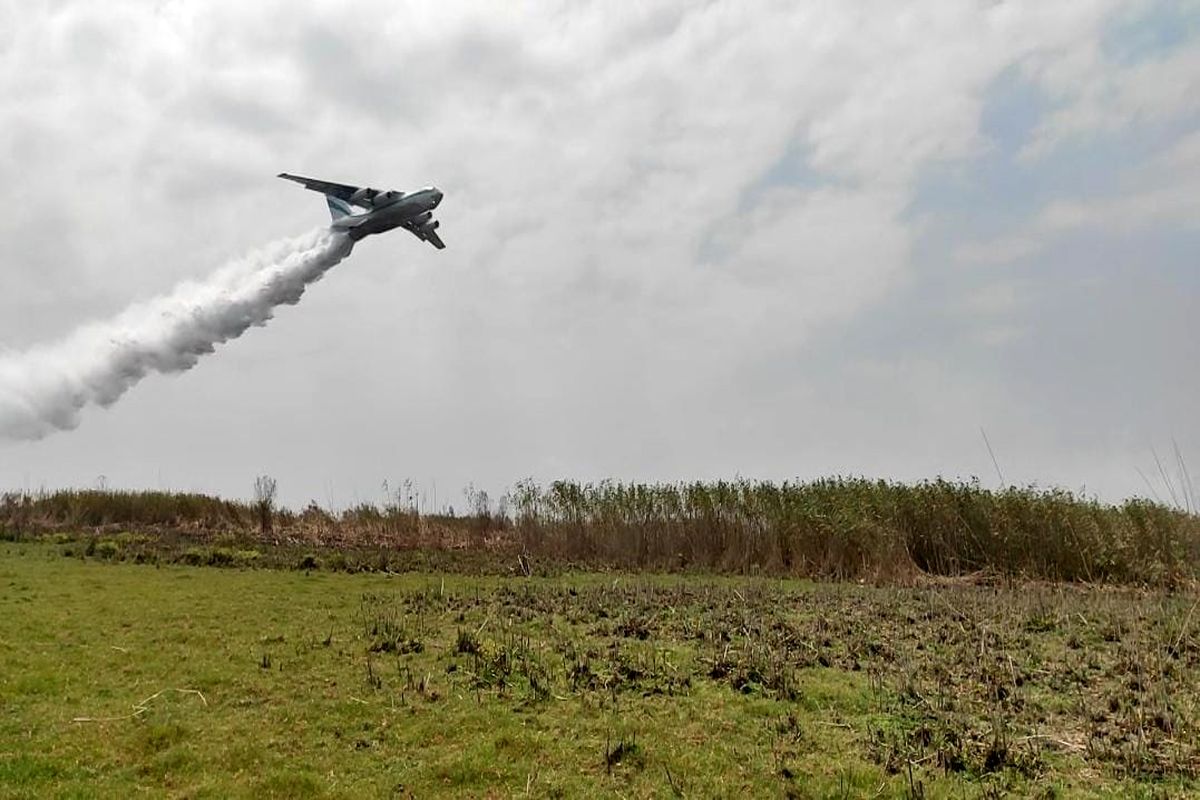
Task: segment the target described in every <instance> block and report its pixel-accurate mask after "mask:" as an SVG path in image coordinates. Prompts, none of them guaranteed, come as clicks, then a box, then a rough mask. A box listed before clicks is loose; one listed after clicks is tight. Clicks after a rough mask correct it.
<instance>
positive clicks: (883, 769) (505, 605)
mask: <svg viewBox="0 0 1200 800" xmlns="http://www.w3.org/2000/svg"><path fill="white" fill-rule="evenodd" d="M613 581H614V579H613V577H612V576H606V577H603V578H601V577H598V576H576V577H567V578H561V579H551V580H538V579H533V580H530V581H516V580H508V581H505V580H504V579H495V578H464V577H447V578H445V579H444V580H443V579H441V578H435V577H431V576H422V575H411V576H400V577H397V576H383V575H346V574H330V573H313V574H311V575H306V574H303V573H298V572H274V571H240V570H217V569H209V568H191V567H181V566H170V567H166V566H164V567H162V568H156V567H151V566H137V565H130V564H114V565H108V564H100V563H96V562H92V561H87V562H84V561H81V560H79V559H65V558H62V557H61V556H60V555H59V554H58V551H57V550H56V549H54V548H51V547H47V546H44V545H36V544H0V796H17V797H24V796H28V797H47V796H68V797H69V796H94V795H96V794H99V795H102V796H119V795H122V794H128V793H134V792H136V791H138V790H141V791H143V792H145V791H151V792H153V793H155V794H157V793H160V792H163V791H165V792H167V793H170V794H174V795H179V796H197V797H199V796H210V797H226V796H254V797H269V796H278V797H297V796H327V795H328V796H341V797H361V796H389V795H398V796H405V795H406V794H407V793H409V792H411V793H414V794H415V795H416V796H428V795H430V794H437V793H445V794H455V795H462V794H467V795H476V796H489V795H495V796H510V795H520V794H522V793H524V792H528V794H529V796H555V795H557V796H585V795H590V794H594V793H596V792H597V790H599V791H601V792H602V793H606V794H611V795H621V796H671V795H672V794H673V793H674V788H673V786H672V784H674V787H675V788H678V789H680V790H681V791H682V792H683V793H684V794H685V795H686V796H732V795H743V796H771V795H780V794H783V793H792V794H794V795H796V796H810V795H811V796H860V795H874V794H875V793H876V792H877V791H878V790H882V796H904V793H905V792H906V791H907V790H908V787H909V783H908V781H909V779H908V777H907V774H906V773H907V769H906V768H905V766H904V765H906V764H907V761H908V760H910V759H911V760H913V761H916V762H917V767H916V769H915V772H914V780H915V781H919V782H921V783H922V784H923V787H924V790H925V792H926V795H927V796H931V797H936V796H955V797H958V796H963V793H964V790H965V792H966V795H967V796H973V795H975V794H976V793H977V792H978V791H979V790H980V789H981V788H985V787H992V788H1001V787H1007V788H1008V789H1010V790H1013V791H1016V792H1017V793H1019V794H1021V795H1025V794H1029V793H1033V792H1035V791H1042V790H1044V789H1049V790H1052V791H1053V790H1058V791H1062V792H1065V793H1066V794H1069V795H1076V794H1078V795H1081V796H1088V795H1096V796H1109V795H1111V796H1128V795H1129V794H1130V793H1133V792H1135V791H1137V792H1139V793H1140V792H1142V791H1146V792H1148V791H1149V790H1150V789H1151V788H1153V787H1158V788H1160V789H1167V790H1170V791H1173V792H1175V793H1178V792H1182V791H1186V790H1188V789H1190V790H1192V791H1195V790H1198V789H1200V784H1198V783H1197V782H1196V781H1195V779H1194V778H1187V777H1186V775H1188V774H1189V773H1190V774H1192V775H1194V774H1195V764H1194V761H1189V760H1188V759H1193V760H1194V758H1195V755H1196V754H1195V751H1194V749H1187V748H1182V747H1181V746H1180V745H1179V744H1178V742H1177V741H1176V740H1177V739H1179V738H1181V737H1185V736H1188V735H1191V734H1194V732H1195V728H1194V727H1190V726H1191V720H1194V719H1195V709H1196V702H1197V698H1196V692H1197V684H1198V683H1200V681H1197V680H1196V678H1197V671H1196V667H1197V659H1198V653H1200V648H1197V646H1196V643H1195V640H1194V637H1193V635H1192V634H1191V633H1189V631H1188V629H1187V627H1186V626H1184V625H1183V624H1182V622H1181V621H1182V618H1183V613H1182V612H1186V609H1187V607H1188V606H1189V605H1190V604H1191V602H1192V598H1189V597H1180V596H1173V597H1166V596H1159V595H1154V596H1150V597H1149V598H1148V599H1147V597H1146V596H1140V595H1139V596H1136V597H1133V599H1131V597H1132V596H1127V595H1124V594H1119V595H1118V594H1113V593H1105V594H1103V596H1093V595H1091V594H1089V593H1086V592H1075V593H1072V594H1070V595H1066V596H1064V595H1062V594H1056V593H1050V594H1046V595H1044V596H1040V595H1039V597H1040V598H1041V599H1038V600H1037V601H1036V602H1035V601H1034V600H1033V599H1030V598H1031V597H1032V594H1031V593H1030V592H1028V591H1026V592H1018V593H1006V592H1005V591H1000V592H997V591H996V590H992V589H978V590H954V591H951V592H942V593H939V591H940V590H923V592H922V591H919V590H918V591H914V590H890V589H887V590H885V589H870V588H856V587H845V586H843V587H834V588H830V587H812V586H806V585H803V584H797V583H786V584H785V583H779V582H769V583H766V582H754V581H749V580H737V579H684V578H651V579H646V578H621V579H618V583H617V585H616V587H615V588H614V584H613ZM934 595H936V597H935V596H934ZM889 609H894V610H895V612H896V614H895V615H893V614H892V613H891V612H890V611H889ZM942 609H944V611H943V610H942ZM1014 609H1015V610H1014ZM860 615H861V616H860ZM1156 615H1157V616H1156ZM1076 617H1078V618H1080V619H1084V621H1085V622H1086V623H1087V624H1086V625H1085V624H1084V623H1079V622H1077V621H1076ZM872 620H878V621H879V622H878V624H879V625H881V626H882V627H878V628H872V626H873V625H876V622H872ZM1172 620H1174V621H1175V622H1174V623H1172ZM1197 622H1198V623H1200V620H1198V621H1197ZM1172 624H1173V625H1174V627H1170V626H1171V625H1172ZM1138 625H1140V626H1141V628H1136V627H1135V626H1138ZM888 626H893V627H888ZM1113 626H1115V630H1116V631H1117V635H1116V636H1115V637H1114V636H1112V635H1111V634H1112V630H1113V629H1114V628H1113ZM1156 626H1158V627H1156ZM1162 626H1168V628H1169V630H1168V629H1167V628H1163V629H1162V630H1159V628H1160V627H1162ZM860 629H861V630H862V631H864V632H863V633H862V634H861V637H860V634H859V633H858V631H859V630H860ZM960 629H961V630H962V637H961V640H959V638H958V634H957V633H955V631H957V630H960ZM779 631H783V632H784V634H778V632H779ZM989 631H991V633H989ZM1176 631H1182V633H1181V635H1180V636H1179V642H1182V643H1183V647H1182V649H1183V651H1185V652H1184V653H1183V655H1182V656H1179V655H1178V654H1177V656H1176V658H1175V660H1176V662H1177V663H1176V664H1175V667H1174V672H1173V673H1172V675H1171V676H1170V677H1163V676H1162V675H1161V674H1160V675H1159V676H1158V681H1159V682H1158V683H1153V681H1151V683H1152V685H1148V686H1147V685H1143V686H1140V687H1138V688H1137V689H1136V690H1135V691H1134V690H1129V689H1128V687H1126V686H1125V684H1124V682H1125V681H1126V680H1127V674H1129V673H1128V671H1121V670H1120V669H1118V668H1117V667H1119V666H1120V665H1121V664H1122V663H1123V662H1122V661H1121V659H1126V660H1128V658H1129V657H1130V650H1129V648H1134V649H1135V650H1142V651H1148V650H1152V649H1153V646H1154V642H1156V641H1158V640H1160V639H1161V640H1172V639H1174V638H1175V632H1176ZM777 634H778V635H777ZM1152 636H1157V637H1158V639H1150V638H1145V637H1152ZM1079 637H1083V638H1082V640H1080V638H1079ZM1123 637H1127V638H1128V639H1129V641H1128V643H1127V645H1125V644H1122V641H1121V640H1122V638H1123ZM727 639H728V641H726V640H727ZM926 640H928V641H929V643H930V644H929V646H928V648H926V644H925V641H926ZM939 640H940V641H941V642H942V643H941V644H940V645H939V644H937V642H938V641H939ZM412 642H419V643H420V644H421V650H420V652H411V653H401V652H397V648H398V649H399V650H405V649H409V648H411V646H412V645H411V644H410V643H412ZM1081 642H1082V644H1081ZM1068 643H1070V644H1068ZM793 645H794V646H793ZM918 645H919V648H918ZM372 647H374V648H375V652H374V653H372V652H371V648H372ZM914 648H917V649H914ZM989 648H990V649H992V650H995V651H996V652H997V653H1001V654H1002V655H1003V658H999V657H998V658H992V657H991V654H990V653H989V652H988V650H989ZM1080 648H1082V652H1080ZM1178 649H1179V648H1178V647H1177V650H1178ZM471 650H478V651H479V652H478V653H472V652H470V651H471ZM460 651H466V652H460ZM971 654H975V655H974V656H972V655H971ZM973 661H974V662H980V663H984V662H986V663H987V664H991V663H993V662H994V663H997V664H1008V665H1011V667H1012V674H1013V678H1014V681H1015V680H1016V679H1017V677H1018V676H1022V677H1024V680H1022V681H1020V687H1019V688H1018V686H1017V685H1016V684H1015V683H1014V685H1012V686H1010V687H1009V688H1008V689H1007V690H1005V692H1001V693H1000V694H1005V695H1006V696H1005V697H1004V698H998V695H997V696H993V697H992V698H991V700H990V701H989V700H987V699H986V697H985V696H986V695H987V692H989V691H993V690H994V689H995V686H992V687H991V688H990V689H989V688H988V686H989V685H988V684H987V683H986V681H984V680H983V677H982V676H983V675H984V674H985V673H981V672H979V665H978V664H973V663H972V662H973ZM1092 662H1095V664H1096V669H1095V671H1094V673H1093V674H1090V675H1086V676H1085V677H1084V678H1082V679H1080V680H1079V681H1078V682H1077V683H1076V684H1075V685H1074V686H1073V688H1071V689H1070V690H1069V691H1067V690H1063V689H1062V688H1061V687H1060V686H1059V684H1058V683H1056V682H1055V681H1057V680H1060V679H1061V680H1067V681H1069V680H1070V676H1071V675H1073V674H1074V672H1075V671H1078V670H1083V671H1084V672H1087V671H1088V669H1089V666H1088V665H1089V664H1090V663H1092ZM368 663H369V664H370V669H369V670H368ZM451 665H453V670H454V671H452V672H448V671H447V670H448V668H449V667H451ZM939 670H941V671H944V672H945V673H946V674H947V675H949V676H950V678H951V682H952V683H953V684H955V685H957V686H960V687H961V688H960V689H954V690H952V691H951V692H950V696H951V698H952V702H950V701H948V700H947V697H946V695H945V692H939V690H937V689H936V688H935V684H936V683H937V681H938V680H941V679H935V674H937V673H938V672H939ZM1007 672H1008V670H1007V669H1004V670H1002V671H1001V677H1000V678H999V679H998V680H999V681H1000V683H1005V681H1007V678H1005V677H1004V675H1006V674H1007ZM1161 672H1162V670H1161V669H1160V673H1161ZM1041 673H1045V675H1046V676H1049V677H1046V678H1045V679H1044V680H1043V679H1042V676H1041ZM1137 674H1139V675H1142V681H1143V683H1144V684H1145V683H1146V682H1147V678H1146V674H1147V668H1146V666H1145V665H1142V664H1139V665H1138V666H1137ZM942 682H943V683H944V681H942ZM997 685H999V684H997ZM1005 685H1007V684H1005ZM1188 687H1190V688H1188ZM169 688H176V689H195V690H199V691H200V692H201V693H203V696H204V699H205V700H206V701H207V704H205V703H204V702H203V701H202V700H201V699H200V697H198V696H196V695H193V694H183V693H174V692H167V693H165V694H162V695H159V696H157V697H155V698H154V699H152V700H150V701H148V702H147V703H146V704H145V706H144V709H145V710H144V711H143V712H141V713H139V714H137V715H136V716H133V717H130V716H129V715H130V714H132V713H133V711H134V707H135V704H138V703H139V702H140V701H143V700H144V699H146V698H148V697H150V696H152V695H155V694H156V693H157V692H160V691H161V690H164V689H169ZM1159 690H1162V691H1164V692H1165V691H1170V692H1172V693H1173V697H1172V703H1173V705H1172V706H1171V709H1170V711H1171V713H1173V714H1174V715H1175V717H1174V719H1173V720H1172V722H1171V725H1172V726H1173V727H1172V728H1171V731H1170V732H1166V733H1164V732H1162V731H1157V729H1154V730H1151V731H1150V732H1149V733H1147V732H1146V731H1145V730H1143V731H1142V732H1141V735H1144V736H1150V735H1152V734H1155V732H1156V731H1157V733H1158V738H1156V739H1154V740H1153V745H1152V746H1149V749H1147V750H1146V751H1145V752H1142V753H1138V754H1134V755H1132V756H1129V757H1126V756H1122V755H1119V754H1118V752H1117V750H1112V751H1111V752H1108V751H1105V750H1103V749H1102V748H1101V749H1099V750H1097V751H1096V754H1095V755H1091V754H1089V752H1085V751H1084V750H1083V749H1082V748H1083V746H1084V745H1083V744H1082V742H1083V741H1084V738H1085V736H1086V731H1087V730H1089V728H1088V726H1089V725H1091V726H1092V727H1093V729H1094V728H1095V726H1096V724H1097V723H1095V722H1094V720H1093V721H1092V722H1089V721H1088V720H1089V715H1090V714H1094V713H1095V710H1096V709H1097V708H1099V709H1103V708H1105V707H1109V704H1110V701H1109V700H1107V699H1106V698H1107V697H1109V696H1110V695H1112V694H1113V693H1116V694H1117V695H1121V693H1122V692H1124V693H1125V694H1129V695H1130V697H1129V698H1125V699H1123V700H1122V701H1121V702H1123V703H1124V706H1122V708H1132V707H1133V706H1136V705H1138V703H1140V704H1141V705H1140V708H1142V709H1149V708H1152V707H1153V706H1152V703H1151V702H1150V700H1149V699H1146V698H1143V699H1142V700H1136V699H1130V698H1132V697H1133V694H1139V695H1146V694H1147V693H1149V692H1154V691H1159ZM1009 693H1011V694H1009ZM1121 696H1123V695H1121ZM918 698H919V699H918ZM981 698H985V699H981ZM1016 699H1019V700H1020V703H1019V704H1017V703H1015V702H1014V701H1015V700H1016ZM935 705H936V706H942V707H943V709H944V707H946V706H953V707H954V709H955V710H954V712H953V713H950V712H945V711H944V710H939V711H938V712H936V713H935V712H934V710H933V706H935ZM1138 713H1139V714H1142V715H1143V716H1144V714H1143V712H1142V711H1139V712H1138ZM1005 715H1008V718H1009V721H1008V722H1007V723H1005V725H1006V726H1007V727H1006V730H1007V733H1006V734H1005V735H1006V737H1007V738H1008V750H1009V753H1008V756H1007V760H1006V762H1005V760H1004V759H1002V764H1001V766H1000V768H999V769H998V770H997V771H994V772H990V773H987V774H984V770H985V761H986V758H987V756H986V754H985V751H988V750H990V749H994V748H991V747H990V745H988V744H987V739H988V736H989V735H990V734H992V733H994V731H993V728H994V726H995V723H996V721H997V720H999V719H1001V718H1002V717H1004V716H1005ZM81 716H86V717H92V718H109V717H112V718H116V719H112V720H109V721H90V722H72V720H73V719H74V718H76V717H81ZM122 717H125V718H122ZM1110 717H1111V719H1112V720H1121V719H1125V717H1124V716H1122V714H1121V713H1120V712H1111V713H1110ZM1139 719H1141V717H1139ZM1039 720H1040V721H1039ZM960 723H961V725H960ZM1113 724H1114V725H1115V722H1114V723H1113ZM955 725H960V727H959V728H955V727H954V726H955ZM1030 731H1045V733H1044V734H1042V733H1036V732H1035V733H1030ZM1094 732H1095V731H1094V730H1093V733H1094ZM1023 735H1025V736H1032V737H1033V738H1029V739H1024V741H1023V743H1018V740H1019V739H1022V738H1023ZM1113 736H1114V737H1115V738H1114V739H1113V742H1117V743H1118V744H1119V743H1120V742H1121V741H1125V740H1122V739H1120V737H1119V736H1118V733H1117V732H1116V731H1115V730H1114V733H1113ZM956 737H957V739H958V741H959V744H958V745H956V746H953V747H952V746H951V745H950V744H948V742H953V741H954V740H955V738H956ZM1042 737H1044V738H1042ZM992 738H993V739H994V736H993V737H992ZM1054 740H1057V741H1059V742H1061V743H1062V744H1061V746H1050V745H1047V746H1043V744H1042V743H1043V742H1044V741H1054ZM914 742H916V743H917V744H914ZM620 743H635V744H633V746H632V747H626V748H623V752H622V753H620V754H619V755H620V756H621V757H620V758H619V759H618V758H616V757H612V758H609V759H606V753H610V754H611V753H612V751H613V750H614V749H617V746H618V744H620ZM1122 746H1123V745H1122ZM950 751H954V752H957V753H959V754H960V755H962V756H963V758H964V759H965V763H964V764H960V765H957V766H952V767H951V768H950V769H943V768H938V767H937V764H938V763H939V762H945V761H946V754H947V753H948V752H950ZM1027 751H1028V752H1027ZM608 760H612V761H614V762H615V763H613V764H611V765H609V764H608V763H606V762H607V761H608ZM951 760H952V759H951ZM1137 764H1141V765H1142V767H1141V768H1139V769H1134V768H1132V767H1131V765H1137ZM1189 764H1190V765H1191V766H1188V765H1189ZM889 765H890V767H891V768H892V769H893V770H896V768H897V766H900V769H899V770H898V771H894V772H892V773H891V774H889V770H888V767H889ZM956 770H957V771H956ZM1155 773H1157V776H1155ZM1123 776H1124V777H1123Z"/></svg>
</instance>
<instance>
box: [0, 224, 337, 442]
mask: <svg viewBox="0 0 1200 800" xmlns="http://www.w3.org/2000/svg"><path fill="white" fill-rule="evenodd" d="M352 247H353V242H351V241H350V239H349V238H347V237H346V236H345V235H344V234H341V233H335V232H332V231H330V230H328V229H321V230H316V231H313V232H311V233H309V234H306V235H304V236H300V237H297V238H295V239H288V240H284V241H281V242H276V243H275V244H272V245H269V246H268V247H266V248H264V249H262V250H259V251H257V252H254V253H252V254H250V255H249V256H246V257H245V258H243V259H241V260H240V261H236V262H234V263H232V264H229V265H227V266H225V267H223V268H222V269H220V270H218V271H217V272H216V273H214V274H213V275H212V276H211V277H209V278H208V279H207V280H205V281H203V282H200V283H184V284H181V285H179V286H178V287H176V288H175V289H174V291H172V292H171V293H170V294H168V295H164V296H162V297H158V298H155V299H153V300H150V301H148V302H145V303H139V304H137V305H134V306H131V307H130V308H128V309H126V310H125V311H123V312H121V314H119V315H118V316H117V317H116V318H114V319H112V320H109V321H107V322H103V323H98V324H91V325H87V326H85V327H82V328H80V329H79V330H77V331H76V332H75V333H73V334H71V335H70V336H68V337H67V338H66V339H64V340H62V341H60V342H58V343H56V344H53V345H48V346H42V347H36V348H33V349H31V350H27V351H25V352H23V353H14V354H4V353H0V437H6V438H10V439H39V438H41V437H43V436H45V435H47V434H49V433H52V432H53V431H56V430H70V429H71V428H74V427H75V426H77V425H78V424H79V415H80V412H81V411H82V410H83V409H84V408H85V407H86V406H89V405H98V406H110V405H112V404H113V403H115V402H116V401H117V400H118V399H119V398H120V397H121V395H123V394H124V393H125V392H126V391H128V390H129V389H130V388H131V387H132V386H133V385H134V384H136V383H137V382H138V381H140V380H141V379H142V378H144V377H145V376H146V375H148V374H149V373H151V372H161V373H173V372H183V371H184V370H188V369H191V368H192V367H194V366H195V365H196V362H198V361H199V360H200V357H201V356H203V355H205V354H207V353H211V352H213V350H214V349H215V348H216V346H217V345H218V344H221V343H222V342H227V341H229V340H230V339H236V338H237V337H239V336H241V335H242V334H243V333H244V332H245V331H246V330H247V329H248V328H250V327H251V326H255V325H265V324H266V323H267V322H268V321H269V320H270V319H271V317H272V315H273V313H274V310H275V308H276V307H277V306H280V305H294V304H295V303H297V302H299V300H300V297H301V296H302V295H303V294H304V290H305V289H306V288H308V286H309V284H311V283H313V282H314V281H317V280H320V278H321V276H323V275H324V274H325V273H326V272H327V271H328V270H329V269H330V268H331V267H333V266H334V265H335V264H337V263H338V262H339V261H341V260H342V259H343V258H345V257H346V256H347V255H349V254H350V249H351V248H352Z"/></svg>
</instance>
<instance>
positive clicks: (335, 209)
mask: <svg viewBox="0 0 1200 800" xmlns="http://www.w3.org/2000/svg"><path fill="white" fill-rule="evenodd" d="M325 200H326V202H328V203H329V215H330V216H331V217H333V221H334V222H337V221H338V220H339V219H341V218H342V217H348V216H350V215H351V214H353V213H354V211H353V209H351V208H350V204H349V203H347V202H346V201H345V200H342V199H341V198H338V197H334V196H333V195H331V194H327V195H325Z"/></svg>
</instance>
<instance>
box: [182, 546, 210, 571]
mask: <svg viewBox="0 0 1200 800" xmlns="http://www.w3.org/2000/svg"><path fill="white" fill-rule="evenodd" d="M179 561H180V562H181V563H183V564H188V565H190V566H193V567H198V566H200V565H201V564H204V563H205V562H207V561H208V556H207V555H206V554H205V552H204V551H203V550H201V549H200V548H198V547H189V548H188V549H187V550H184V551H183V553H181V554H180V556H179Z"/></svg>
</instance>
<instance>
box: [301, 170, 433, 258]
mask: <svg viewBox="0 0 1200 800" xmlns="http://www.w3.org/2000/svg"><path fill="white" fill-rule="evenodd" d="M277 177H280V178H284V179H286V180H289V181H295V182H296V183H298V184H300V185H301V186H303V187H304V188H305V189H312V190H313V191H314V192H320V193H321V194H323V195H325V200H326V201H327V202H328V203H329V213H330V215H331V216H332V217H333V224H332V225H330V227H331V228H333V229H334V230H335V231H342V232H344V233H346V234H347V235H348V236H349V237H350V238H351V240H353V241H356V242H357V241H358V240H359V239H361V238H363V237H364V236H370V235H371V234H372V233H383V232H384V231H390V230H391V229H392V228H405V229H406V230H408V231H409V232H410V233H411V234H412V235H413V236H416V237H417V238H418V239H420V240H421V241H423V242H429V243H430V244H431V245H433V246H434V247H436V248H437V249H438V250H443V249H445V247H446V245H445V243H444V242H443V241H442V239H441V237H440V236H438V235H437V228H438V225H439V224H441V223H439V222H438V221H437V220H436V219H433V210H434V209H435V208H437V207H438V204H439V203H441V202H442V192H441V190H439V189H437V188H436V187H434V186H426V187H425V188H424V189H418V190H417V191H415V192H397V191H380V190H378V189H370V188H367V187H365V186H364V187H359V186H347V185H346V184H344V183H330V182H329V181H319V180H316V179H315V178H305V177H302V176H300V175H289V174H288V173H286V172H281V173H279V175H278V176H277ZM356 207H357V208H361V209H363V210H362V211H360V212H356V211H355V208H356Z"/></svg>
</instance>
